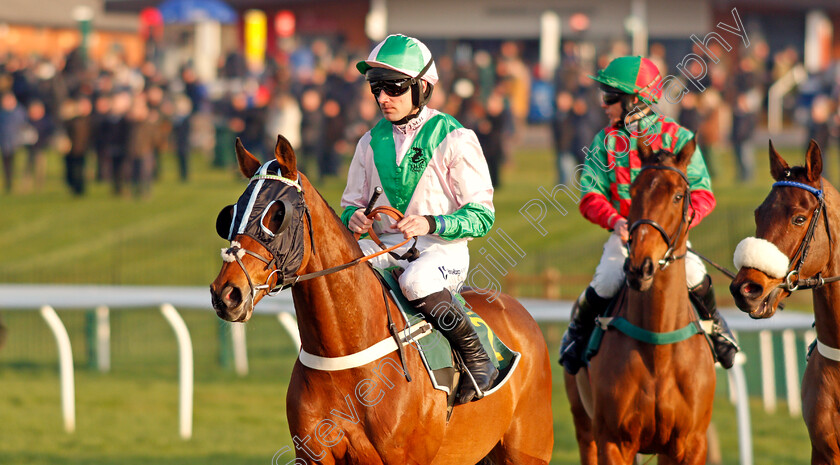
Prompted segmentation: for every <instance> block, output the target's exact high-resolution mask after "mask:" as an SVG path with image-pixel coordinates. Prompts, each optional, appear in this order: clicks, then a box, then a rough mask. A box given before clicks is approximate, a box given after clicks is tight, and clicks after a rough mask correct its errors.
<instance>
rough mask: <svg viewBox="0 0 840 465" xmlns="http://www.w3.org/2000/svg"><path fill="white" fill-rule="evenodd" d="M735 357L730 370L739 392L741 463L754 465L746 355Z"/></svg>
mask: <svg viewBox="0 0 840 465" xmlns="http://www.w3.org/2000/svg"><path fill="white" fill-rule="evenodd" d="M740 355H742V354H738V355H736V357H735V365H734V366H733V367H732V369H731V370H729V372H730V373H731V377H730V380H732V381H734V384H735V389H736V390H737V392H738V395H737V397H738V402H737V403H736V404H735V409H736V415H737V421H738V449H739V450H740V456H741V465H753V447H752V425H751V424H750V398H749V394H748V393H747V377H746V376H745V375H744V363H745V361H746V357H739V356H740Z"/></svg>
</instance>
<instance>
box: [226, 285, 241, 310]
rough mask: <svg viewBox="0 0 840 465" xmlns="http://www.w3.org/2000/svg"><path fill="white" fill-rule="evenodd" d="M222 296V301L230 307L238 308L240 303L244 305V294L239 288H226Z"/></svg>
mask: <svg viewBox="0 0 840 465" xmlns="http://www.w3.org/2000/svg"><path fill="white" fill-rule="evenodd" d="M222 295H223V297H222V300H223V301H224V302H225V303H226V304H227V305H228V307H237V306H239V304H240V303H242V292H241V291H240V290H239V288H238V287H235V286H228V287H226V288H225V290H224V291H223V293H222Z"/></svg>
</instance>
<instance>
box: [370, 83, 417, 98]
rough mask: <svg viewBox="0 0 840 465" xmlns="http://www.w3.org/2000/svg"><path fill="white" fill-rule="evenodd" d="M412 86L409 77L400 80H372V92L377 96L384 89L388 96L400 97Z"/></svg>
mask: <svg viewBox="0 0 840 465" xmlns="http://www.w3.org/2000/svg"><path fill="white" fill-rule="evenodd" d="M410 88H411V84H410V83H409V80H408V79H401V80H398V81H371V82H370V92H371V93H372V94H373V95H375V96H377V97H378V96H379V93H380V92H382V91H385V95H387V96H388V97H399V96H400V95H402V94H404V93H406V92H408V89H410Z"/></svg>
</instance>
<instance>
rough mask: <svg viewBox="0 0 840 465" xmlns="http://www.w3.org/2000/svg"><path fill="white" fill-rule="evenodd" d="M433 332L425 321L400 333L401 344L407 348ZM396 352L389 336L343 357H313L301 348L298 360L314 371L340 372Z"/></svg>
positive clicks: (392, 340) (392, 339) (393, 342)
mask: <svg viewBox="0 0 840 465" xmlns="http://www.w3.org/2000/svg"><path fill="white" fill-rule="evenodd" d="M431 332H432V325H430V324H429V323H427V322H425V321H421V322H419V323H416V324H415V325H413V326H412V327H411V328H409V330H408V331H400V332H399V333H398V334H399V335H400V342H401V343H402V345H403V346H407V345H408V344H411V343H413V342H414V341H417V340H419V339H422V338H423V337H426V336H428V335H429V334H431ZM395 350H397V341H395V340H394V338H393V337H390V336H389V337H387V338H385V339H383V340H381V341H379V342H377V343H376V344H374V345H372V346H370V347H368V348H367V349H365V350H363V351H361V352H356V353H355V354H350V355H344V356H342V357H321V356H318V355H312V354H310V353H309V352H307V351H305V350H303V348H301V349H300V354H298V359H299V360H300V363H302V364H303V365H304V366H306V367H309V368H312V369H313V370H321V371H338V370H347V369H349V368H356V367H360V366H362V365H367V364H368V363H370V362H373V361H375V360H379V359H380V358H382V357H384V356H386V355H388V354H390V353H391V352H393V351H395Z"/></svg>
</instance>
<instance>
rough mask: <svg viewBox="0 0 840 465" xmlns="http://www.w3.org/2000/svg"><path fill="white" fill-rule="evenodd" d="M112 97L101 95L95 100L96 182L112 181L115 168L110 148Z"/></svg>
mask: <svg viewBox="0 0 840 465" xmlns="http://www.w3.org/2000/svg"><path fill="white" fill-rule="evenodd" d="M111 103H112V97H111V95H109V94H99V95H98V96H97V97H96V99H95V100H94V104H93V115H92V117H91V120H92V122H91V124H92V126H93V131H94V132H95V133H96V138H94V140H93V151H94V152H95V153H96V180H97V181H98V182H102V181H110V180H111V176H112V175H113V173H112V168H113V166H114V164H113V160H112V159H111V154H110V152H109V150H108V149H109V148H110V145H111V137H112V133H111V131H110V129H111V128H110V125H109V124H108V119H109V118H110V117H111Z"/></svg>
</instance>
